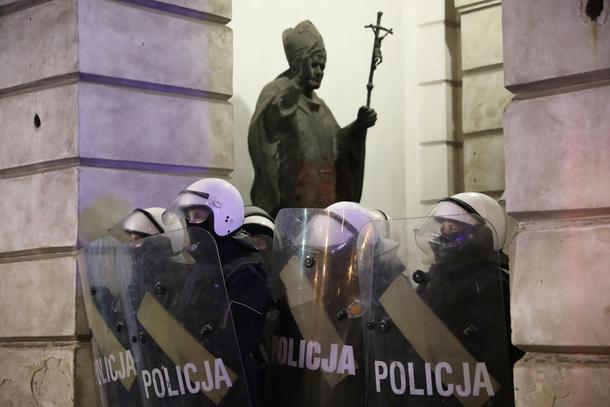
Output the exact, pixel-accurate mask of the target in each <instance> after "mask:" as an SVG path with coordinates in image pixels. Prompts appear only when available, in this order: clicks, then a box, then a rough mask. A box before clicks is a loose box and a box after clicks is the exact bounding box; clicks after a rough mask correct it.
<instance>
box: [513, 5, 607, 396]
mask: <svg viewBox="0 0 610 407" xmlns="http://www.w3.org/2000/svg"><path fill="white" fill-rule="evenodd" d="M502 13H503V34H504V66H505V85H506V88H507V89H508V90H510V91H511V92H512V93H514V94H515V98H514V99H513V101H512V102H511V103H510V105H509V106H508V109H507V111H506V113H505V117H504V131H505V135H506V142H505V156H506V183H507V188H506V190H507V205H508V206H507V209H508V211H509V213H511V215H512V216H514V217H516V218H517V220H518V221H519V229H520V233H519V234H518V235H517V237H516V240H515V246H514V257H513V259H514V265H513V267H512V273H513V274H512V276H513V279H512V287H511V289H512V298H511V300H512V301H511V302H512V324H513V326H512V328H513V343H515V344H516V345H517V346H519V347H521V348H522V349H524V350H526V351H527V352H528V354H527V355H526V357H525V358H524V359H523V360H521V361H520V362H519V363H518V364H517V366H516V367H515V371H514V373H515V395H516V400H517V405H518V406H542V405H553V406H602V405H607V404H608V400H609V399H610V390H609V387H608V377H609V376H608V372H609V371H610V360H609V358H608V355H609V354H610V302H608V292H610V291H609V290H610V271H609V270H610V269H609V264H610V263H609V260H608V253H609V251H610V209H609V208H610V188H609V187H608V186H609V185H610V184H609V183H608V179H609V178H610V147H609V146H610V116H609V115H608V106H609V105H610V21H609V14H610V2H608V1H607V0H578V1H577V0H560V1H557V0H539V1H525V0H504V1H503V2H502Z"/></svg>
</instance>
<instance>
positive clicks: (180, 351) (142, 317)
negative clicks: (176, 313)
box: [137, 292, 237, 404]
mask: <svg viewBox="0 0 610 407" xmlns="http://www.w3.org/2000/svg"><path fill="white" fill-rule="evenodd" d="M137 317H138V320H139V321H140V324H142V326H143V327H144V329H146V331H147V332H148V334H149V335H150V336H151V338H152V339H153V340H154V341H155V343H156V344H157V345H158V346H159V347H160V348H161V350H163V352H164V353H165V354H166V355H167V356H168V357H169V358H170V359H171V360H172V362H174V364H175V365H176V366H181V367H183V366H184V365H186V364H187V363H197V364H203V362H204V361H206V360H207V361H209V362H210V364H211V365H212V366H214V360H215V359H216V357H215V356H214V355H212V354H211V353H210V352H209V351H208V350H207V349H206V348H205V347H204V346H203V345H201V344H200V343H199V342H198V341H197V340H196V339H195V338H193V336H192V335H191V334H190V333H189V332H188V331H187V330H186V329H184V327H183V326H182V325H181V324H180V323H179V322H178V321H176V320H175V319H174V317H173V316H172V314H170V313H169V312H168V311H167V310H166V309H165V308H163V306H162V305H161V304H159V302H158V301H157V300H156V299H155V298H154V297H153V296H152V295H151V294H150V293H148V292H147V293H146V294H145V295H144V298H143V299H142V303H141V304H140V308H139V309H138V314H137ZM226 368H227V373H228V374H229V378H230V379H231V383H234V382H235V380H236V379H237V374H235V372H233V371H232V370H231V369H230V368H229V367H228V366H226ZM191 378H192V379H194V380H196V381H203V380H204V379H205V377H204V374H203V369H198V370H197V372H196V373H191ZM228 391H229V388H228V387H221V388H220V389H216V390H211V391H209V392H207V393H206V392H203V393H204V394H205V395H206V397H207V398H209V399H210V400H211V401H212V402H213V403H214V404H219V403H220V402H221V401H222V399H224V397H225V395H226V394H227V392H228Z"/></svg>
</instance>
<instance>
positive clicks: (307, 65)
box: [294, 52, 311, 89]
mask: <svg viewBox="0 0 610 407" xmlns="http://www.w3.org/2000/svg"><path fill="white" fill-rule="evenodd" d="M310 78H311V57H310V56H309V54H308V53H307V52H305V53H304V55H303V57H302V58H301V61H300V64H299V65H298V70H297V74H296V76H295V77H294V81H295V83H296V85H297V86H298V87H299V88H303V89H304V88H306V87H307V84H308V83H309V79H310Z"/></svg>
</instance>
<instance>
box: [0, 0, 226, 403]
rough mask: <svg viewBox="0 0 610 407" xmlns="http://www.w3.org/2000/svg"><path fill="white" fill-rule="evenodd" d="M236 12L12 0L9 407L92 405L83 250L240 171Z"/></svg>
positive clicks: (5, 236) (3, 24)
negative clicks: (139, 216)
mask: <svg viewBox="0 0 610 407" xmlns="http://www.w3.org/2000/svg"><path fill="white" fill-rule="evenodd" d="M231 11H232V10H231V1H230V0H215V1H207V0H176V1H173V0H169V1H161V2H159V1H148V0H144V1H137V2H135V1H134V2H131V1H109V0H80V1H76V0H52V1H30V0H16V1H15V0H0V123H1V129H0V134H1V145H2V148H1V149H0V196H2V199H0V211H1V213H3V214H4V216H3V222H2V226H1V232H0V280H1V283H0V405H2V406H34V405H48V406H75V405H78V406H92V405H95V397H96V396H95V386H94V382H93V378H92V377H93V368H92V361H91V352H90V346H89V344H88V339H87V334H88V328H87V324H86V319H85V315H84V308H83V307H82V304H80V298H81V295H80V294H79V290H80V284H79V282H78V275H77V265H76V257H75V255H76V253H77V249H78V247H79V246H80V245H83V244H85V243H87V242H88V241H91V240H93V239H96V238H98V237H100V236H101V235H103V234H104V233H105V229H106V228H107V227H109V226H111V225H113V224H114V223H116V221H118V220H119V219H121V218H122V217H123V216H125V215H126V214H127V213H129V211H131V209H133V208H134V207H150V206H162V205H165V204H167V202H171V199H172V198H173V197H175V196H176V195H177V193H178V192H180V191H181V190H182V189H184V188H185V187H186V186H187V185H189V184H190V183H191V182H193V181H194V180H196V179H198V178H200V177H201V176H203V175H206V174H213V175H216V176H221V177H226V176H227V175H228V174H229V172H230V171H231V169H232V168H233V144H232V138H231V137H230V134H231V123H232V106H231V104H230V103H228V102H227V100H228V99H229V97H230V95H231V93H232V31H231V29H230V28H228V27H227V26H226V24H227V23H228V21H229V20H230V18H231ZM194 134H196V135H197V137H193V135H194Z"/></svg>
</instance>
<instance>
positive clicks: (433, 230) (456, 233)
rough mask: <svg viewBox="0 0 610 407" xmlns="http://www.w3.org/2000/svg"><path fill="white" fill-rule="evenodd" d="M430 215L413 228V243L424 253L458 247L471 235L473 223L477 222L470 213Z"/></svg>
mask: <svg viewBox="0 0 610 407" xmlns="http://www.w3.org/2000/svg"><path fill="white" fill-rule="evenodd" d="M431 216H432V217H429V218H426V219H425V220H424V221H423V222H422V223H421V224H420V225H419V226H418V227H417V228H416V229H415V230H414V234H415V243H416V244H417V246H418V247H419V248H420V249H421V250H423V251H424V252H425V253H426V254H433V252H434V251H435V250H436V249H438V248H443V249H446V250H450V249H453V248H459V247H460V246H461V245H462V244H463V243H464V242H466V241H467V240H468V239H469V238H471V237H472V233H473V230H474V227H475V225H476V224H479V222H478V221H476V218H475V216H473V215H470V214H452V215H449V214H447V213H445V214H444V215H443V216H434V215H433V214H432V215H431ZM473 221H476V223H475V222H473Z"/></svg>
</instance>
